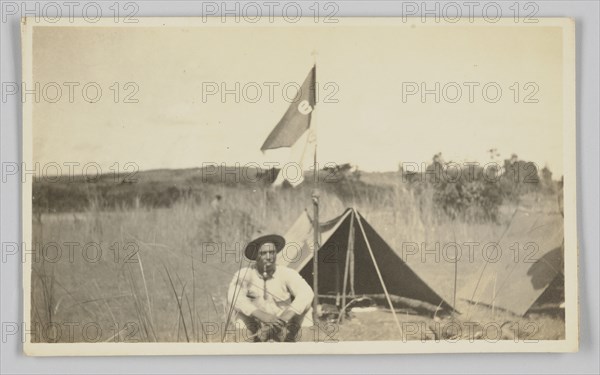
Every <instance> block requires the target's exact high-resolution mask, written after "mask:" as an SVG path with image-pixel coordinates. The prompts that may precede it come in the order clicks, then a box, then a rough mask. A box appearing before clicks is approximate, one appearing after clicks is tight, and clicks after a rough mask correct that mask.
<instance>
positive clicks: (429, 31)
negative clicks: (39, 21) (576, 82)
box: [32, 22, 563, 177]
mask: <svg viewBox="0 0 600 375" xmlns="http://www.w3.org/2000/svg"><path fill="white" fill-rule="evenodd" d="M250 26H251V25H250ZM250 26H244V25H242V26H237V27H230V28H228V27H218V28H211V27H206V26H203V25H200V26H199V27H194V26H191V27H181V26H173V27H170V26H168V25H167V26H164V27H135V28H124V27H118V28H117V27H115V28H109V27H35V28H34V31H33V69H32V70H33V81H34V82H39V83H40V85H41V87H45V85H46V86H47V87H48V92H47V93H48V96H49V97H53V96H54V94H53V93H54V91H52V90H53V88H52V87H50V86H52V85H50V86H48V83H50V82H56V83H57V84H58V85H60V86H61V87H62V96H61V97H60V99H59V100H58V101H57V102H56V103H50V102H49V101H48V100H41V101H40V102H39V103H36V104H34V106H33V158H34V161H35V162H40V163H49V162H55V163H59V164H64V163H65V162H79V163H82V164H83V163H89V162H93V163H98V164H99V165H100V166H101V167H102V169H103V170H104V171H107V170H108V169H109V168H110V166H111V165H114V163H115V162H117V163H120V164H121V165H123V164H124V163H127V162H133V163H136V164H137V166H138V167H139V169H141V170H150V169H162V168H193V167H201V166H202V165H205V163H217V164H227V165H234V164H236V163H240V165H245V164H247V163H258V164H259V165H263V163H266V162H272V161H280V160H283V159H284V158H285V157H286V155H287V153H288V151H287V150H277V151H267V152H266V153H264V154H263V153H262V152H261V151H260V146H261V145H262V143H263V142H264V140H265V138H266V137H267V135H268V134H269V132H270V131H271V130H272V128H273V127H274V126H275V125H276V124H277V122H278V121H279V119H280V118H281V116H283V114H284V112H285V111H286V109H287V107H288V106H289V105H290V104H289V99H286V98H290V97H293V94H294V85H295V84H301V83H302V82H303V81H304V79H305V77H306V75H307V74H308V72H309V70H310V68H311V66H312V65H313V63H314V62H315V61H316V65H317V82H318V84H317V90H318V95H319V101H318V103H317V105H316V109H315V111H314V112H313V114H314V119H313V126H315V127H316V130H317V134H318V157H319V162H320V163H326V162H334V163H351V164H353V165H356V166H358V167H359V168H360V169H361V170H366V171H395V170H398V165H399V163H422V162H429V161H430V160H431V159H432V156H433V155H434V154H435V153H438V152H441V153H442V156H443V159H444V160H445V161H454V162H457V163H463V162H479V163H482V164H483V163H487V162H490V154H489V153H488V150H489V149H491V148H495V149H497V150H498V153H499V156H497V157H496V160H500V159H504V158H509V157H510V155H511V154H513V153H515V154H517V155H518V156H519V157H520V158H521V159H523V160H529V161H534V162H535V163H536V164H538V165H539V166H540V167H542V166H548V167H549V168H550V169H551V171H553V173H554V176H555V177H556V176H560V175H561V174H562V172H563V162H562V158H563V140H562V134H563V129H562V126H563V112H562V111H563V104H562V103H563V86H562V82H563V44H562V30H561V29H560V28H558V27H515V26H514V25H513V26H511V27H502V26H497V25H496V26H493V27H489V26H488V27H486V26H477V25H456V26H444V27H441V26H435V25H434V26H429V25H424V24H416V25H415V24H412V25H406V24H399V25H390V24H389V23H388V24H385V25H383V24H382V25H377V24H376V23H371V24H365V23H363V24H362V25H361V26H352V25H347V24H344V23H343V22H341V23H340V24H338V25H333V26H323V25H319V27H309V26H298V27H290V26H286V27H277V26H274V25H266V26H265V25H262V26H260V25H259V26H252V27H250ZM65 82H77V83H79V86H75V87H74V95H73V103H70V102H69V98H68V86H67V85H65ZM92 82H93V83H95V85H96V86H97V87H100V88H101V89H102V97H101V98H100V99H99V100H98V101H97V102H96V103H88V102H86V101H85V99H84V95H83V93H82V87H83V86H84V85H85V84H88V83H92ZM115 82H116V83H117V84H116V86H115ZM129 82H132V83H133V85H129V86H126V84H127V83H129ZM436 82H439V85H440V90H439V92H440V94H442V93H443V92H444V89H443V88H444V87H446V94H447V96H446V99H445V97H444V96H443V95H442V96H441V97H440V102H439V103H436V102H435V97H434V95H433V94H429V95H427V96H426V97H425V102H422V98H421V95H420V93H417V94H416V95H407V96H405V98H404V99H403V94H406V92H407V91H406V90H407V89H408V88H414V87H417V88H418V90H420V89H421V85H422V84H424V85H425V88H427V89H434V88H435V84H436ZM468 82H474V83H475V84H468ZM515 82H516V83H517V84H518V90H517V86H514V84H515ZM236 83H239V90H238V93H239V94H240V95H239V96H240V98H239V102H238V103H236V98H235V95H234V94H227V95H226V96H225V98H222V97H221V95H220V92H221V89H222V88H226V89H229V90H233V91H236V90H235V87H236ZM527 83H533V85H532V84H530V85H529V86H526V84H527ZM286 84H287V87H288V91H287V96H286V95H285V94H284V93H283V89H282V88H283V87H284V86H285V85H286ZM486 84H488V86H487V87H488V91H487V94H488V95H487V96H485V95H484V93H483V92H482V91H483V90H482V87H483V86H484V85H486ZM223 85H224V86H223ZM469 85H478V86H472V87H473V97H472V99H473V100H472V102H471V100H469ZM270 86H271V87H273V92H272V95H271V96H272V97H271V98H269V96H270V95H269V87H270ZM457 86H458V87H460V88H461V91H462V96H461V97H460V98H459V99H458V100H456V102H455V103H453V102H451V101H452V99H453V98H454V97H455V95H456V87H457ZM117 87H118V90H117V89H116V88H117ZM215 87H216V89H217V90H219V92H218V93H217V94H216V95H209V94H208V93H209V91H208V90H209V89H213V90H214V89H215ZM244 87H246V91H244ZM257 87H259V88H260V89H261V94H262V96H261V97H260V98H258V99H255V97H256V92H257V91H256V88H257ZM496 87H500V89H501V90H502V94H501V96H500V97H499V99H498V100H497V102H495V103H489V102H487V101H486V100H485V99H486V98H488V99H490V100H491V99H494V97H495V96H496V89H495V88H496ZM511 87H512V89H511ZM134 90H137V91H136V92H135V93H134V94H133V96H132V97H131V98H133V99H136V100H137V101H138V102H137V103H125V102H124V101H125V96H126V95H127V94H132V93H133V92H134ZM117 91H118V92H119V98H118V100H116V101H117V103H115V92H117ZM534 91H535V92H534ZM515 92H518V93H519V97H518V100H517V101H518V103H515ZM244 93H245V94H246V95H244ZM528 94H532V96H531V97H530V99H536V100H537V103H525V102H524V101H525V97H526V96H527V95H528ZM94 95H95V90H94V89H93V88H89V89H88V97H92V98H93V97H94ZM131 98H130V99H131ZM223 99H224V100H223ZM271 99H272V100H271Z"/></svg>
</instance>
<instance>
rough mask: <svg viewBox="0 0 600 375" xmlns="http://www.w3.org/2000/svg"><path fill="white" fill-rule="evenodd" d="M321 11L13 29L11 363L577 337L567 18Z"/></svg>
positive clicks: (499, 346)
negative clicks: (19, 59) (16, 297)
mask: <svg viewBox="0 0 600 375" xmlns="http://www.w3.org/2000/svg"><path fill="white" fill-rule="evenodd" d="M328 21H331V20H328V19H327V18H312V17H310V18H301V19H293V20H291V19H289V18H277V17H275V18H264V19H260V18H256V17H255V18H252V19H246V18H231V19H225V18H221V17H214V18H210V17H198V18H139V19H136V22H135V23H126V22H115V21H114V20H113V19H112V18H111V19H108V18H106V19H105V18H102V19H97V20H95V22H89V21H88V20H86V19H71V20H69V19H64V20H59V21H58V22H54V23H51V22H46V21H45V20H44V19H35V18H23V19H22V25H21V26H22V51H23V87H22V88H21V92H20V94H21V95H22V98H23V164H24V165H23V168H24V169H23V170H26V171H27V173H25V174H24V175H23V178H24V185H23V186H24V188H23V194H22V197H23V203H22V207H23V217H24V221H23V236H24V237H23V245H24V249H29V250H28V251H26V252H24V253H23V260H24V263H23V264H24V268H23V275H24V280H23V285H24V287H23V293H24V299H23V300H24V311H23V312H24V322H25V323H24V324H25V327H24V328H23V331H24V332H27V334H26V335H25V339H24V340H25V343H24V351H25V352H26V353H27V354H28V355H36V356H37V355H39V356H55V355H177V354H186V355H203V354H212V355H214V354H223V355H225V354H267V353H268V354H369V353H432V352H568V351H576V350H577V349H578V336H579V332H578V329H579V328H578V318H579V317H578V315H579V311H578V284H577V264H578V263H577V262H578V247H577V222H576V175H575V172H576V168H575V162H576V158H575V150H576V142H575V139H576V138H575V135H576V123H575V24H574V22H573V21H572V20H570V19H561V18H547V19H544V18H540V19H537V20H536V22H535V23H531V22H519V19H517V18H502V19H495V20H494V22H491V21H490V20H488V19H461V20H455V22H434V20H430V21H431V22H425V21H424V20H422V19H421V18H406V17H404V18H338V19H336V20H335V22H328ZM25 168H26V169H25ZM265 345H268V350H265Z"/></svg>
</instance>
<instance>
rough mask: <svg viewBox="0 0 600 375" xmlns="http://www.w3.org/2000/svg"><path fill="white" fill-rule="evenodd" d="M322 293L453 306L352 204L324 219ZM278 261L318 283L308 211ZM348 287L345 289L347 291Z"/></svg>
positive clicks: (289, 235) (288, 235)
mask: <svg viewBox="0 0 600 375" xmlns="http://www.w3.org/2000/svg"><path fill="white" fill-rule="evenodd" d="M320 232H321V234H320V235H321V240H320V242H319V243H320V248H319V250H318V252H317V254H318V257H319V258H318V262H319V268H318V284H319V294H320V295H324V294H329V295H338V294H342V295H349V296H353V295H354V296H361V295H377V294H383V293H385V294H386V295H387V294H388V293H389V295H392V296H398V297H405V298H408V299H412V300H418V301H424V302H427V303H429V304H431V305H434V306H439V307H440V308H442V309H446V310H451V309H452V307H451V306H450V305H449V304H448V303H447V302H446V301H444V300H443V299H442V298H441V297H440V296H439V295H438V294H437V293H436V292H435V291H434V290H433V289H431V288H430V287H429V286H428V285H427V284H426V283H425V282H424V281H423V280H422V279H421V278H420V277H419V276H418V275H417V274H416V273H415V272H414V271H413V270H411V269H410V268H409V267H408V265H407V264H406V263H405V262H404V261H403V260H402V259H401V258H400V257H399V256H398V255H397V254H396V253H395V252H394V250H392V249H391V248H390V246H389V245H388V244H387V243H386V242H385V241H384V240H383V238H381V236H379V234H378V233H377V232H376V231H375V229H373V227H372V226H371V225H370V224H369V223H368V222H367V221H366V220H365V218H364V217H363V216H362V215H361V214H360V213H359V212H358V211H356V210H355V209H353V208H348V209H346V211H344V213H343V214H342V215H340V216H338V217H336V218H335V219H332V220H330V221H328V222H326V223H321V224H320ZM285 239H286V246H285V248H284V249H283V250H282V252H281V253H280V255H279V256H278V258H277V259H278V261H277V262H278V264H281V265H285V266H287V267H290V268H293V269H295V270H297V271H298V272H299V273H300V275H301V276H302V277H303V278H304V279H305V280H306V281H307V282H308V283H309V285H312V283H313V275H312V272H313V262H312V259H313V254H314V251H313V248H314V245H313V223H312V220H311V218H310V216H309V215H308V213H307V212H303V213H302V214H301V215H300V217H299V218H298V219H297V220H296V222H295V223H294V224H293V225H292V227H291V228H290V229H289V231H288V232H287V233H286V235H285ZM344 292H345V293H344Z"/></svg>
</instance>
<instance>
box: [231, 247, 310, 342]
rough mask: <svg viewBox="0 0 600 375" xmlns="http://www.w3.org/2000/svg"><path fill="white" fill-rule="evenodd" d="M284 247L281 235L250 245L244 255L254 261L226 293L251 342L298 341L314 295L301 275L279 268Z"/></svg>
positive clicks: (240, 272)
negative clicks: (278, 258)
mask: <svg viewBox="0 0 600 375" xmlns="http://www.w3.org/2000/svg"><path fill="white" fill-rule="evenodd" d="M284 245H285V239H284V238H283V237H281V236H278V235H267V236H262V237H260V238H257V239H255V240H254V241H251V242H250V243H248V245H247V246H246V248H245V249H244V255H245V256H246V258H248V259H249V260H251V261H253V260H255V261H256V263H252V264H251V265H250V266H249V267H246V268H242V269H241V270H240V271H239V272H237V273H236V274H235V275H234V276H233V279H232V280H231V284H230V285H229V291H228V293H227V299H228V301H229V305H230V306H233V309H234V311H235V312H236V313H237V317H238V321H241V322H242V323H243V324H244V325H245V326H246V328H247V329H248V331H249V332H250V335H249V336H250V338H252V339H253V340H254V341H255V342H260V341H282V337H283V341H286V342H294V341H296V338H297V335H298V331H299V330H300V327H301V326H302V321H303V320H304V316H305V315H306V313H307V312H308V311H309V309H310V306H311V303H312V300H313V298H314V294H313V291H312V289H311V288H310V286H309V285H308V284H307V283H306V281H305V280H304V279H303V278H302V276H300V274H299V273H298V272H296V271H295V270H293V269H291V268H287V267H283V266H279V267H277V266H276V264H275V262H276V260H277V253H278V252H280V251H281V250H282V249H283V247H284Z"/></svg>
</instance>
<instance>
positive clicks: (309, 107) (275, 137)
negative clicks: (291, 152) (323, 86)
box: [260, 66, 316, 151]
mask: <svg viewBox="0 0 600 375" xmlns="http://www.w3.org/2000/svg"><path fill="white" fill-rule="evenodd" d="M315 76H316V66H313V68H312V69H311V70H310V72H309V73H308V76H307V77H306V79H305V80H304V83H303V84H302V86H301V87H300V90H299V92H298V95H297V97H296V98H295V100H294V101H293V102H292V103H291V104H290V106H289V108H288V110H287V111H286V112H285V114H284V115H283V117H282V118H281V120H279V123H277V126H275V128H274V129H273V130H272V131H271V133H270V134H269V136H268V137H267V139H266V140H265V143H263V145H262V147H261V148H260V150H261V151H265V150H271V149H275V148H280V147H292V146H293V145H294V144H295V143H296V141H298V139H299V138H300V137H301V136H302V135H303V134H304V132H306V130H308V128H309V127H310V120H311V112H312V111H313V110H314V108H315V104H316V95H315Z"/></svg>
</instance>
